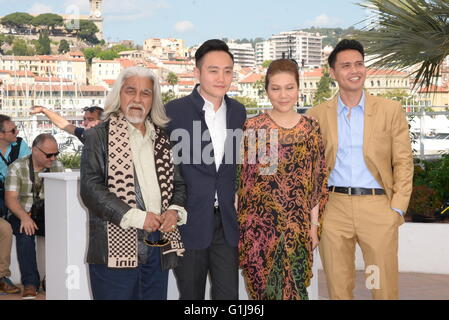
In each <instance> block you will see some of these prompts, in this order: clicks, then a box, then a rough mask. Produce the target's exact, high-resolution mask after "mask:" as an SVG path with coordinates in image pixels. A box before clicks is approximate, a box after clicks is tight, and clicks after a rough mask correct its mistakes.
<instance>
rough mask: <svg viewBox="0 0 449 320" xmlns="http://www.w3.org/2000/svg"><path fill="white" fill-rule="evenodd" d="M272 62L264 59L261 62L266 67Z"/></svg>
mask: <svg viewBox="0 0 449 320" xmlns="http://www.w3.org/2000/svg"><path fill="white" fill-rule="evenodd" d="M272 62H273V60H265V61H264V62H262V67H264V68H268V67H269V66H270V64H271V63H272Z"/></svg>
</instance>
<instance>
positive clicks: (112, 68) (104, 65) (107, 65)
mask: <svg viewBox="0 0 449 320" xmlns="http://www.w3.org/2000/svg"><path fill="white" fill-rule="evenodd" d="M121 71H122V66H121V63H120V61H119V60H117V59H116V60H101V59H98V58H94V59H92V67H91V72H92V77H91V81H90V83H91V84H93V85H98V84H100V83H102V82H103V81H104V80H109V79H117V77H118V75H119V74H120V72H121Z"/></svg>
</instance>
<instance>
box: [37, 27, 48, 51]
mask: <svg viewBox="0 0 449 320" xmlns="http://www.w3.org/2000/svg"><path fill="white" fill-rule="evenodd" d="M50 43H51V41H50V38H49V36H48V31H47V30H44V31H41V32H40V33H39V39H38V40H37V44H36V45H35V47H36V53H37V54H41V55H47V54H51V45H50Z"/></svg>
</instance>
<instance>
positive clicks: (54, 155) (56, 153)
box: [36, 146, 59, 159]
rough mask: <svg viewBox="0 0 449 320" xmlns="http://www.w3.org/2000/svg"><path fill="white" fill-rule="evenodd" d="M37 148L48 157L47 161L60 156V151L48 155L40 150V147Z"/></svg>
mask: <svg viewBox="0 0 449 320" xmlns="http://www.w3.org/2000/svg"><path fill="white" fill-rule="evenodd" d="M36 148H38V149H39V150H40V151H41V152H42V153H43V154H45V156H46V157H47V159H50V158H52V157H55V158H56V157H57V156H58V155H59V151H58V152H55V153H47V152H45V151H44V150H42V149H41V148H39V147H38V146H36Z"/></svg>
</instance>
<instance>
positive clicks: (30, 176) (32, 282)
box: [5, 134, 64, 299]
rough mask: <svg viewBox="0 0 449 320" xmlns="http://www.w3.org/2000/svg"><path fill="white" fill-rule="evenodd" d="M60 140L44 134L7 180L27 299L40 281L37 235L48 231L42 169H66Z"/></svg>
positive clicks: (6, 191)
mask: <svg viewBox="0 0 449 320" xmlns="http://www.w3.org/2000/svg"><path fill="white" fill-rule="evenodd" d="M58 154H59V152H58V144H57V143H56V140H55V138H54V137H53V136H52V135H50V134H40V135H38V136H37V137H36V138H35V139H34V141H33V145H32V148H31V156H29V157H25V158H22V159H19V160H16V161H15V162H14V163H13V164H11V165H10V166H9V168H8V175H7V178H6V183H5V201H6V206H7V207H8V208H9V210H10V211H11V212H12V213H13V214H11V215H10V216H9V222H10V223H11V226H12V229H13V233H14V235H15V236H16V244H17V258H18V260H19V267H20V273H21V275H22V284H23V286H24V289H23V295H22V297H23V298H24V299H34V298H35V297H36V296H37V291H38V289H39V285H40V278H39V272H38V270H37V262H36V248H35V246H36V243H35V235H41V236H44V235H45V227H44V221H45V220H44V212H45V211H44V206H43V201H44V200H43V199H44V184H43V180H42V179H41V178H40V177H39V173H41V172H62V171H63V170H64V168H63V166H62V164H61V163H60V162H59V161H57V160H56V157H57V156H58Z"/></svg>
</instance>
